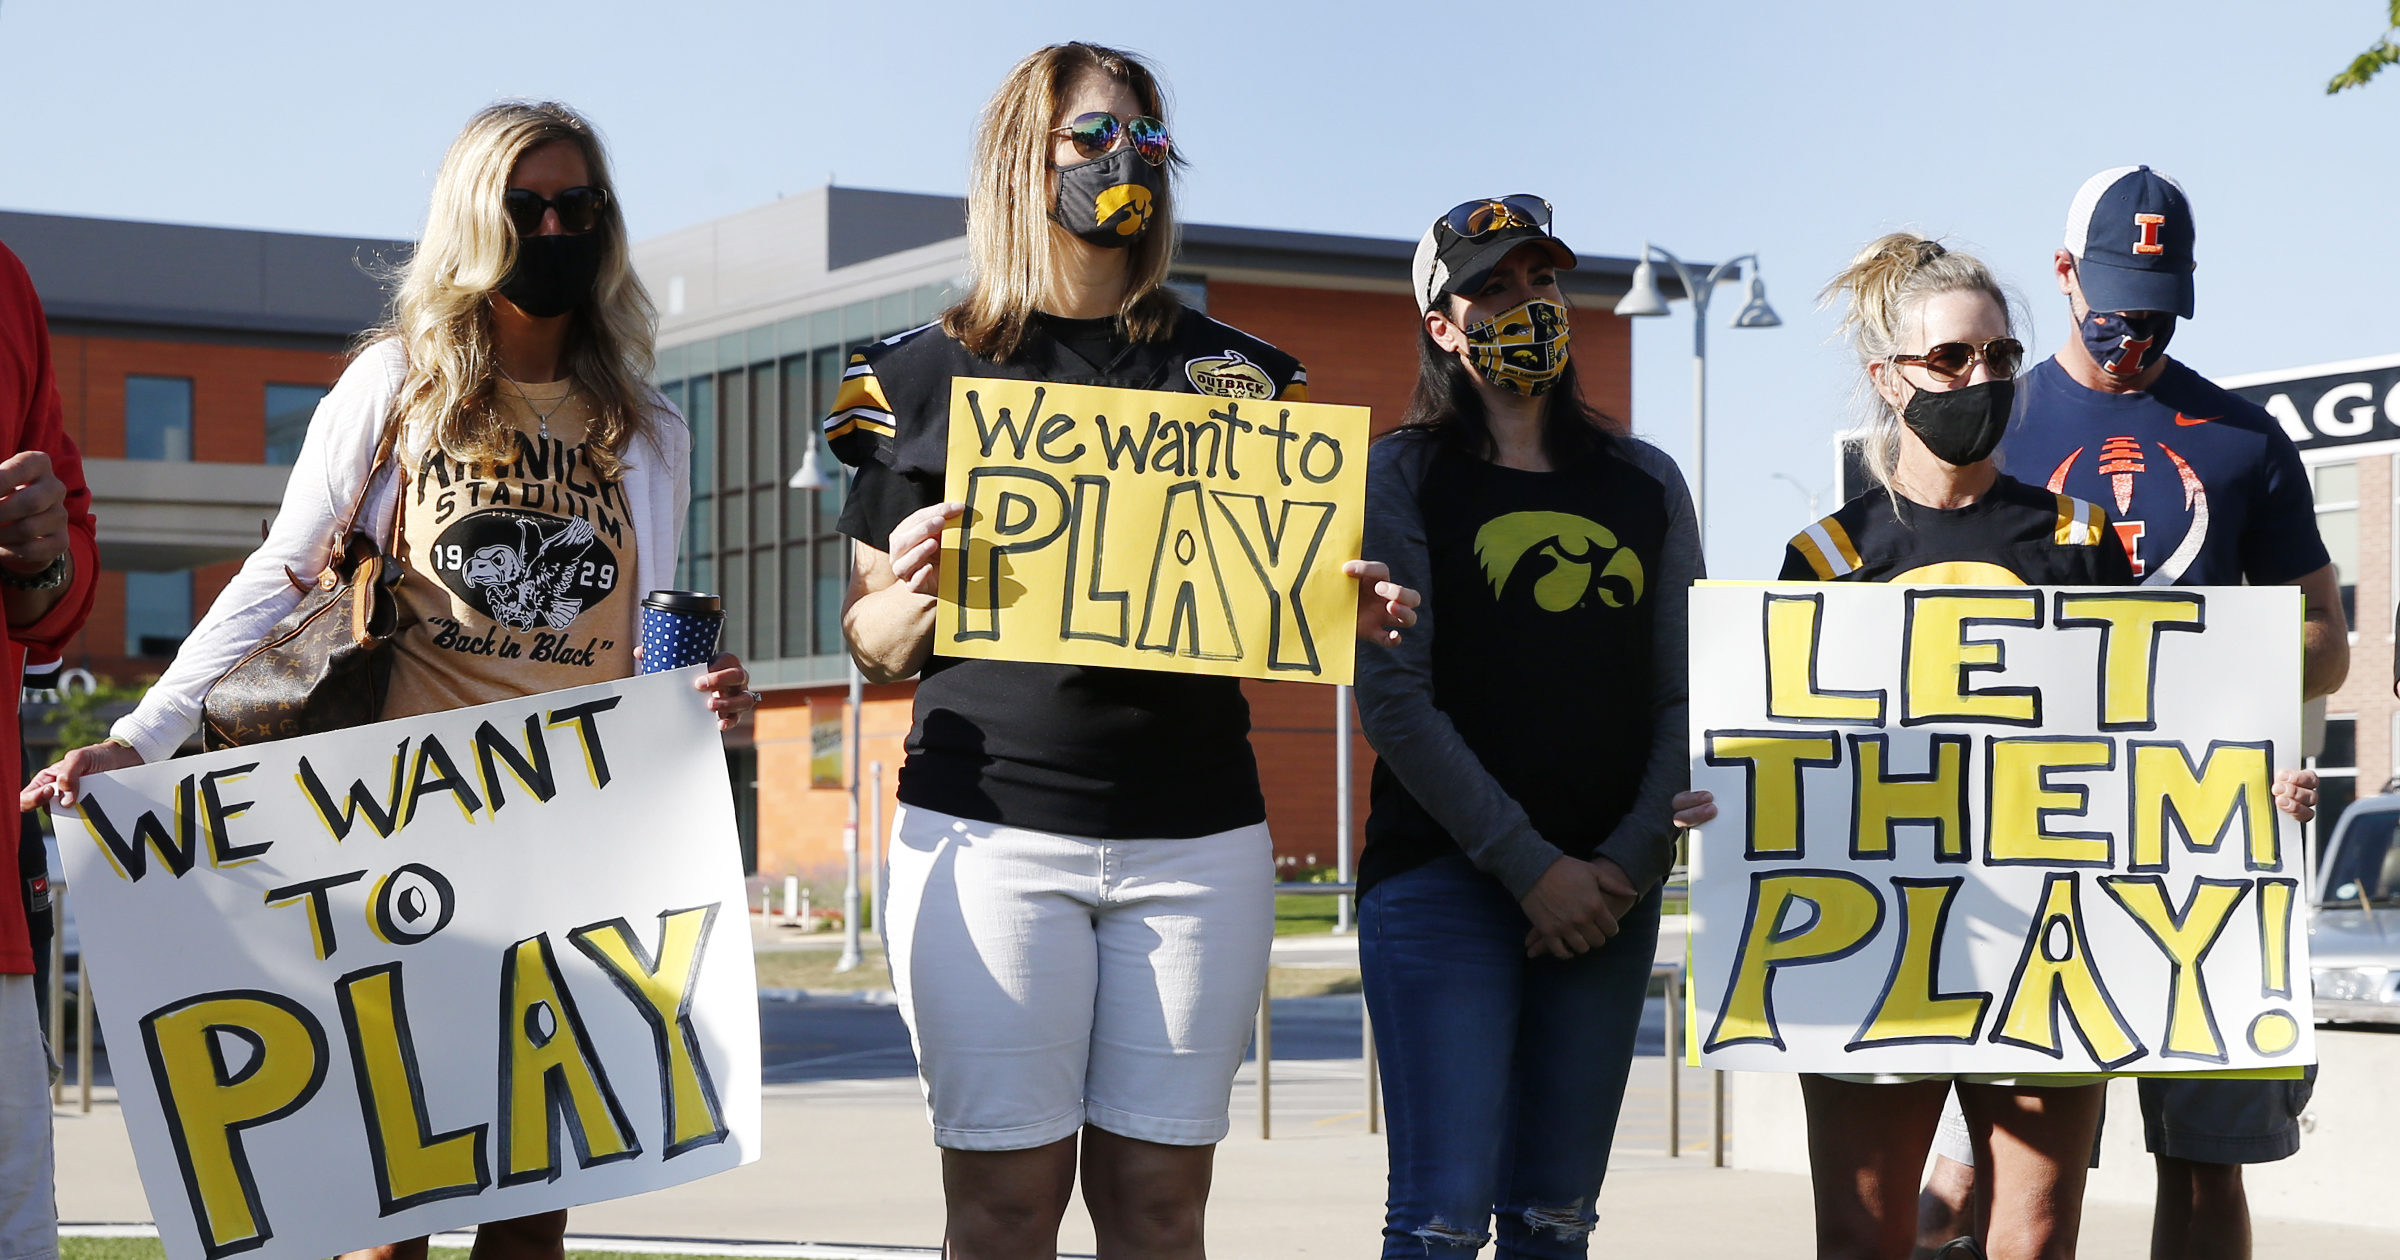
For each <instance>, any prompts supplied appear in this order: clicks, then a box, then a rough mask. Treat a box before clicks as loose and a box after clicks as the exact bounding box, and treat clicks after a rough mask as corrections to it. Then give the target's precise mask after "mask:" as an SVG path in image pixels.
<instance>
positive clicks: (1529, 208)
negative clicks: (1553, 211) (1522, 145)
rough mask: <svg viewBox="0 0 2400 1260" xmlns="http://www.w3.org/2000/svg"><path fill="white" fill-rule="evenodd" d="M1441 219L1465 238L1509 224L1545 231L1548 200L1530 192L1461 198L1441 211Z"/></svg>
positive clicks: (1547, 219) (1487, 234)
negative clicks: (1466, 199)
mask: <svg viewBox="0 0 2400 1260" xmlns="http://www.w3.org/2000/svg"><path fill="white" fill-rule="evenodd" d="M1442 221H1443V222H1445V223H1447V224H1449V225H1450V230H1451V231H1453V232H1456V233H1458V234H1459V235H1460V236H1463V237H1465V238H1466V239H1468V240H1474V239H1475V238H1476V237H1478V236H1489V235H1491V234H1492V233H1494V232H1497V231H1500V230H1501V229H1503V228H1512V227H1528V228H1533V229H1534V230H1536V231H1540V232H1547V231H1549V230H1550V203H1549V202H1547V201H1544V200H1542V199H1541V198H1539V197H1536V196H1534V195H1533V194H1532V193H1511V194H1510V195H1508V196H1506V197H1484V198H1479V199H1477V200H1475V201H1462V202H1460V203H1458V204H1457V205H1455V206H1452V207H1450V213H1448V214H1445V215H1443V216H1442Z"/></svg>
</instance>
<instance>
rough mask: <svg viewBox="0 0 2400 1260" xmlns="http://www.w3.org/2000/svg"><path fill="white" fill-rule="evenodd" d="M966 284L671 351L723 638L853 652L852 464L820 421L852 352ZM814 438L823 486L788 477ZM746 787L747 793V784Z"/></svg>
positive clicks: (707, 578)
mask: <svg viewBox="0 0 2400 1260" xmlns="http://www.w3.org/2000/svg"><path fill="white" fill-rule="evenodd" d="M956 293H957V286H956V285H950V284H931V285H925V286H922V287H919V288H914V289H904V290H901V291H899V292H897V293H888V294H885V295H883V296H881V297H878V298H874V299H871V300H868V301H861V302H854V303H852V304H850V305H849V306H846V307H842V308H840V309H837V310H832V311H820V312H818V313H816V314H814V315H807V316H801V317H799V318H795V319H787V320H784V321H783V322H781V323H779V324H770V325H763V326H761V327H758V328H752V329H748V330H745V331H743V332H738V333H729V334H727V335H725V336H722V337H717V338H715V339H713V340H709V341H700V342H691V343H687V344H685V345H680V346H670V347H668V348H667V349H665V350H662V351H660V352H659V355H658V376H659V379H660V381H661V384H660V389H661V390H662V391H663V392H664V393H665V394H666V396H667V399H668V401H670V402H673V403H674V404H675V405H676V406H678V407H680V408H682V409H683V414H684V417H685V419H686V420H688V421H689V422H690V424H691V428H692V511H691V516H690V517H689V519H688V520H687V522H686V524H685V527H684V528H685V538H684V554H683V560H682V563H681V566H680V567H679V569H678V571H677V574H678V580H679V582H680V584H681V585H683V586H685V587H686V588H688V589H692V590H702V591H714V592H716V593H718V594H719V595H722V596H723V597H724V598H725V613H726V616H725V644H726V647H727V650H729V651H734V652H738V653H741V654H742V656H743V658H744V659H745V660H746V661H749V662H752V663H756V662H763V661H771V660H779V659H780V660H801V659H807V658H810V657H825V656H833V655H837V654H839V653H840V652H841V651H842V626H841V610H842V588H843V587H844V585H845V584H846V583H847V581H848V578H849V548H848V547H847V546H846V545H844V543H843V540H842V538H841V536H840V534H839V532H838V531H837V530H836V529H835V522H836V521H838V520H839V519H840V517H841V512H842V491H843V486H844V485H845V484H846V482H844V481H842V480H839V479H838V478H839V475H840V474H841V473H842V471H843V470H842V467H841V464H840V462H839V461H837V460H836V459H834V457H833V452H832V451H830V450H827V449H826V448H825V446H824V439H823V438H822V437H821V436H819V435H820V433H821V432H822V428H821V425H822V421H823V420H824V418H825V416H826V414H827V413H828V412H830V411H831V410H832V409H833V400H834V396H835V395H836V394H837V393H838V392H839V391H840V389H841V381H842V369H843V367H844V365H845V364H846V363H847V362H848V360H849V357H850V352H851V351H852V350H854V349H856V348H857V347H859V346H862V345H865V344H867V343H868V342H871V341H874V340H877V339H879V338H883V337H888V336H891V335H892V334H893V333H897V332H903V331H906V330H907V329H910V328H914V327H916V326H918V325H919V324H923V323H926V322H928V321H930V320H931V319H933V318H934V316H936V315H938V314H940V313H941V311H942V309H943V308H944V307H945V306H947V305H949V304H950V302H952V301H953V300H955V297H956ZM812 446H813V447H815V448H816V453H817V459H818V462H819V466H820V467H822V468H824V469H825V470H826V471H827V472H828V473H832V474H835V475H836V476H837V481H836V484H835V485H834V486H833V487H832V488H829V489H825V490H794V489H791V488H790V487H789V486H787V485H786V484H785V483H786V482H787V481H789V480H790V479H791V476H792V474H793V473H794V472H795V471H797V470H798V469H799V467H800V464H801V461H802V460H803V459H805V458H807V455H808V451H809V448H810V447H812ZM737 795H738V793H737Z"/></svg>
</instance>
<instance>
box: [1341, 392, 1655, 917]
mask: <svg viewBox="0 0 2400 1260" xmlns="http://www.w3.org/2000/svg"><path fill="white" fill-rule="evenodd" d="M1365 554H1366V556H1367V558H1369V559H1371V560H1379V561H1382V562H1383V563H1385V564H1388V565H1389V566H1391V570H1392V576H1393V578H1394V579H1395V580H1397V581H1399V582H1401V583H1402V584H1404V585H1407V586H1410V587H1413V588H1415V589H1416V590H1418V591H1419V592H1420V593H1421V594H1422V595H1423V597H1424V602H1423V603H1422V604H1421V605H1420V607H1419V608H1418V622H1417V624H1416V625H1415V626H1414V627H1412V628H1410V629H1409V630H1407V631H1405V632H1404V633H1403V634H1402V637H1401V643H1400V645H1399V646H1398V647H1396V648H1393V649H1390V650H1377V649H1361V650H1360V652H1359V657H1358V682H1357V688H1358V705H1359V712H1360V716H1361V720H1362V724H1363V726H1364V729H1365V733H1366V736H1367V739H1368V742H1369V743H1370V744H1372V745H1373V746H1374V748H1375V751H1376V754H1377V756H1378V757H1379V758H1380V764H1379V766H1378V778H1377V784H1376V793H1375V814H1374V816H1371V817H1370V818H1369V820H1368V825H1367V835H1368V847H1367V856H1366V858H1365V860H1364V861H1363V862H1362V866H1361V871H1362V878H1365V879H1369V880H1372V879H1374V878H1378V877H1379V874H1378V873H1379V872H1384V871H1392V870H1399V869H1406V868H1407V867H1408V866H1410V865H1413V864H1414V863H1415V862H1417V861H1422V860H1425V859H1426V858H1428V857H1430V856H1433V855H1434V854H1435V853H1438V852H1439V851H1441V846H1442V844H1443V842H1444V840H1446V841H1447V842H1448V843H1452V844H1455V845H1456V846H1457V848H1458V849H1460V850H1461V851H1463V852H1464V853H1465V854H1466V856H1467V857H1468V858H1469V859H1470V860H1471V861H1473V862H1474V863H1475V865H1476V866H1477V867H1478V868H1480V869H1482V870H1484V871H1485V872H1487V873H1489V874H1491V875H1492V876H1493V877H1494V878H1496V879H1498V880H1499V881H1500V882H1501V883H1502V884H1503V885H1504V886H1505V887H1506V888H1507V889H1508V890H1509V892H1510V893H1511V894H1512V895H1515V896H1518V897H1522V896H1524V895H1525V894H1526V893H1527V892H1528V891H1530V890H1531V889H1532V887H1533V886H1534V884H1535V882H1536V881H1538V880H1539V879H1540V878H1541V876H1542V873H1543V872H1544V871H1545V870H1547V869H1549V867H1550V865H1551V864H1552V863H1553V862H1555V861H1557V860H1558V859H1559V858H1560V857H1562V856H1568V855H1572V856H1577V857H1591V856H1595V855H1605V856H1607V857H1608V858H1610V859H1611V860H1613V861H1615V862H1616V863H1617V864H1618V865H1619V866H1621V867H1623V868H1624V870H1625V873H1626V874H1627V875H1628V876H1629V877H1630V878H1631V879H1632V880H1633V882H1634V885H1635V886H1636V887H1637V888H1641V889H1645V890H1646V889H1648V888H1649V887H1650V886H1651V885H1652V884H1654V883H1656V882H1658V881H1659V880H1660V879H1661V878H1663V877H1664V876H1665V874H1666V873H1667V870H1668V869H1669V867H1670V866H1672V864H1673V861H1674V840H1675V828H1674V823H1673V806H1672V801H1673V799H1674V796H1675V794H1676V793H1678V792H1681V791H1682V790H1684V788H1685V787H1686V786H1687V784H1688V782H1689V748H1688V734H1687V729H1686V727H1687V708H1686V700H1685V631H1686V620H1685V617H1686V607H1687V604H1688V592H1689V589H1690V586H1691V583H1692V582H1693V581H1694V580H1695V579H1697V578H1698V577H1699V576H1700V575H1701V567H1702V566H1701V556H1700V545H1699V536H1698V531H1697V529H1696V527H1695V523H1694V520H1693V516H1692V508H1691V497H1690V495H1689V493H1688V492H1687V491H1686V489H1685V487H1684V482H1683V477H1682V474H1681V473H1680V472H1679V471H1678V470H1677V468H1676V467H1675V464H1674V461H1672V460H1671V459H1669V458H1668V457H1667V456H1666V455H1665V454H1664V453H1662V452H1660V451H1659V450H1658V449H1657V448H1655V447H1653V446H1650V445H1648V444H1647V443H1644V442H1640V441H1637V440H1633V439H1627V438H1620V439H1616V440H1614V441H1612V442H1610V443H1609V444H1608V445H1607V447H1606V449H1605V450H1604V451H1603V452H1601V453H1600V454H1598V455H1595V456H1592V457H1590V458H1588V459H1582V460H1578V461H1575V462H1574V463H1572V464H1570V465H1569V466H1568V467H1566V468H1563V469H1560V470H1558V471H1554V472H1549V473H1527V472H1523V471H1520V470H1515V469H1505V468H1500V467H1498V466H1496V465H1491V464H1488V463H1485V462H1484V461H1481V460H1476V459H1474V458H1472V457H1471V456H1467V455H1465V454H1463V453H1461V452H1458V451H1456V450H1452V449H1448V448H1446V447H1445V445H1444V444H1443V442H1442V441H1441V440H1439V439H1437V438H1434V437H1432V436H1430V435H1426V434H1421V433H1400V434H1396V435H1393V436H1391V437H1387V438H1385V439H1384V440H1382V441H1380V442H1378V443H1376V445H1375V447H1374V450H1373V452H1372V454H1371V455H1370V457H1369V462H1368V474H1367V521H1366V540H1365ZM1612 817H1613V821H1610V819H1611V818H1612ZM1537 819H1539V820H1540V822H1539V823H1538V824H1537ZM1379 849H1380V850H1381V851H1380V852H1379Z"/></svg>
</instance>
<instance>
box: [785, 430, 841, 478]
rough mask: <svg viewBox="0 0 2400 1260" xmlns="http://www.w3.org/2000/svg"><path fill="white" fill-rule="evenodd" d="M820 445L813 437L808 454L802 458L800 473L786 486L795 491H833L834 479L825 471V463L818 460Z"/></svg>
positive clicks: (796, 473) (794, 474)
mask: <svg viewBox="0 0 2400 1260" xmlns="http://www.w3.org/2000/svg"><path fill="white" fill-rule="evenodd" d="M819 445H821V443H819V442H817V441H816V439H815V438H814V437H813V436H812V437H811V438H810V439H809V443H808V453H807V454H805V455H802V456H801V457H800V468H799V471H797V472H794V473H793V474H792V479H791V480H790V481H787V482H784V483H783V484H784V485H786V486H788V487H790V488H792V489H794V490H831V489H833V477H832V476H831V475H830V474H828V473H827V472H826V471H825V463H824V461H823V460H820V459H818V458H817V447H818V446H819Z"/></svg>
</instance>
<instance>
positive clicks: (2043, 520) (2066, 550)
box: [1781, 474, 2134, 586]
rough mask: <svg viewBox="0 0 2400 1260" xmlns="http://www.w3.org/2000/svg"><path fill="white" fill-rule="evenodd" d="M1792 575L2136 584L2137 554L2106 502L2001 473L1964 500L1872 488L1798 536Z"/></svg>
mask: <svg viewBox="0 0 2400 1260" xmlns="http://www.w3.org/2000/svg"><path fill="white" fill-rule="evenodd" d="M1781 578H1782V580H1783V581H1786V582H1914V583H1923V584H1927V585H1942V586H2131V585H2133V583H2134V578H2133V564H2132V562H2131V561H2129V560H2127V559H2126V557H2125V548H2124V546H2123V545H2122V544H2121V543H2120V542H2119V541H2118V540H2117V534H2116V530H2115V528H2114V527H2112V526H2111V525H2110V523H2109V519H2108V513H2107V512H2106V511H2104V510H2103V509H2102V508H2101V507H2100V506H2099V505H2098V504H2094V503H2087V502H2085V501H2083V500H2082V499H2078V498H2074V497H2072V496H2070V495H2064V494H2053V493H2051V492H2050V491H2048V490H2041V489H2036V488H2035V487H2033V486H2029V485H2026V484H2025V483H2024V482H2022V481H2018V480H2017V479H2015V478H2013V477H2010V476H2008V475H2006V474H2002V475H2001V476H2000V479H1999V480H1998V481H1996V482H1994V483H1993V484H1992V488H1991V490H1990V491H1989V492H1987V493H1985V494H1984V495H1983V497H1982V498H1979V499H1977V500H1976V501H1975V502H1973V503H1970V504H1968V505H1967V506H1965V507H1962V508H1930V507H1926V506H1924V505H1923V504H1920V503H1912V502H1910V501H1908V500H1907V499H1895V496H1893V495H1889V494H1886V493H1884V492H1883V491H1882V490H1880V489H1876V490H1869V491H1867V492H1866V493H1865V494H1862V495H1860V496H1858V497H1857V498H1855V499H1852V500H1850V501H1849V502H1848V503H1845V504H1843V505H1842V506H1841V510H1839V511H1837V512H1835V513H1834V514H1833V515H1831V516H1828V517H1825V518H1824V519H1822V520H1819V521H1817V522H1816V523H1815V524H1813V525H1810V526H1809V527H1808V528H1807V529H1804V530H1801V531H1800V532H1799V533H1798V534H1795V535H1793V536H1792V541H1791V542H1790V543H1789V544H1787V545H1786V546H1785V547H1784V549H1783V572H1782V574H1781Z"/></svg>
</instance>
